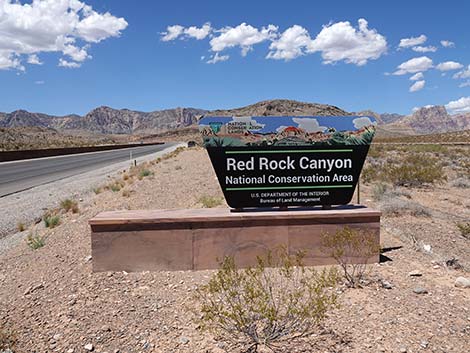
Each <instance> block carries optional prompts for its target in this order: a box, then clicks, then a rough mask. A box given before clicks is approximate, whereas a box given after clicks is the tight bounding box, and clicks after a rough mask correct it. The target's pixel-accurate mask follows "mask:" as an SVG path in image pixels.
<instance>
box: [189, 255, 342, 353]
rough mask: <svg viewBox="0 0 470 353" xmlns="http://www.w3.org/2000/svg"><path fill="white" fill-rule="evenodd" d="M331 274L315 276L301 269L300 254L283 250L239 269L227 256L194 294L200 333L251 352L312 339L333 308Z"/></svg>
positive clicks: (333, 276) (333, 280) (333, 272)
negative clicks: (206, 332) (205, 283)
mask: <svg viewBox="0 0 470 353" xmlns="http://www.w3.org/2000/svg"><path fill="white" fill-rule="evenodd" d="M336 283H337V272H336V270H335V269H330V270H328V271H327V270H324V271H322V272H317V271H315V270H314V269H312V268H305V267H304V265H303V254H301V253H299V254H297V255H296V256H290V255H289V254H287V252H286V251H285V249H281V250H279V251H276V252H275V253H274V254H273V253H272V252H269V253H268V254H267V255H266V256H265V257H258V261H257V265H256V266H255V267H250V268H247V269H244V270H239V269H238V268H237V267H236V264H235V261H234V259H233V257H226V258H225V259H224V260H223V262H222V263H221V268H220V269H219V270H218V271H217V272H216V273H215V274H214V275H213V276H212V278H211V279H210V281H209V283H208V284H207V285H205V286H203V287H202V288H200V289H199V290H198V292H197V295H196V298H197V299H198V301H199V302H200V303H201V309H200V310H201V315H200V316H199V319H197V321H198V323H199V324H200V325H201V328H202V329H203V330H207V331H210V332H212V333H214V334H215V335H217V336H218V337H220V338H221V339H222V340H225V341H226V342H227V343H228V344H229V345H230V346H231V348H235V347H238V348H242V349H245V350H246V351H249V352H256V351H257V350H258V348H261V347H267V348H270V349H272V350H274V349H275V348H277V347H278V346H279V345H280V344H282V343H286V342H291V341H293V340H295V339H297V338H300V337H303V336H305V335H308V334H311V333H312V332H314V331H315V329H316V325H317V324H319V323H320V322H321V321H322V320H323V319H324V318H325V316H326V313H327V311H328V310H329V309H330V308H332V307H334V306H336V300H337V297H336V294H335V292H334V291H333V290H332V287H334V286H335V285H336Z"/></svg>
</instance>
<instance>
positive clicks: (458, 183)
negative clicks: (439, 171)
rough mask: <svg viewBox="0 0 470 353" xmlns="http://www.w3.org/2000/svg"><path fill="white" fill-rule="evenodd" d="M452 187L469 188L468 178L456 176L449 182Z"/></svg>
mask: <svg viewBox="0 0 470 353" xmlns="http://www.w3.org/2000/svg"><path fill="white" fill-rule="evenodd" d="M450 185H451V186H453V187H454V188H460V189H468V188H470V179H467V178H457V179H454V180H452V182H451V183H450Z"/></svg>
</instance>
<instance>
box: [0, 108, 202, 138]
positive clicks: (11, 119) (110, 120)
mask: <svg viewBox="0 0 470 353" xmlns="http://www.w3.org/2000/svg"><path fill="white" fill-rule="evenodd" d="M204 113H206V111H205V110H201V109H193V108H176V109H167V110H160V111H154V112H148V113H147V112H139V111H133V110H129V109H113V108H109V107H99V108H96V109H94V110H92V111H91V112H89V113H88V114H86V115H85V116H83V117H81V116H79V115H67V116H51V115H46V114H39V113H30V112H28V111H25V110H17V111H14V112H12V113H8V114H7V113H0V127H8V128H12V127H27V126H28V127H31V126H33V127H43V128H52V129H55V130H58V131H67V130H74V131H87V132H93V133H103V134H133V133H147V132H161V131H166V130H172V129H175V128H179V127H185V126H188V125H191V124H193V123H194V122H196V119H197V117H198V116H200V115H202V114H204Z"/></svg>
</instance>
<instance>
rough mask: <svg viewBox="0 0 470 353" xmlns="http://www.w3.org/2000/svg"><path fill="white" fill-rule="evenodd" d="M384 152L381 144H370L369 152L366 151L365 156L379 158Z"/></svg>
mask: <svg viewBox="0 0 470 353" xmlns="http://www.w3.org/2000/svg"><path fill="white" fill-rule="evenodd" d="M384 153H385V149H384V147H383V146H379V145H372V146H370V148H369V152H368V153H367V157H371V158H381V157H383V155H384Z"/></svg>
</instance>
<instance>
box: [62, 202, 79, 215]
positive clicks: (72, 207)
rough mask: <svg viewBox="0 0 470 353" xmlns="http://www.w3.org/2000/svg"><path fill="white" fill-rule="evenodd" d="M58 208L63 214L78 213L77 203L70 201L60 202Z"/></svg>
mask: <svg viewBox="0 0 470 353" xmlns="http://www.w3.org/2000/svg"><path fill="white" fill-rule="evenodd" d="M60 208H62V209H63V210H64V211H65V212H69V211H72V213H78V211H79V208H78V203H77V201H74V200H71V199H65V200H62V201H60Z"/></svg>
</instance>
